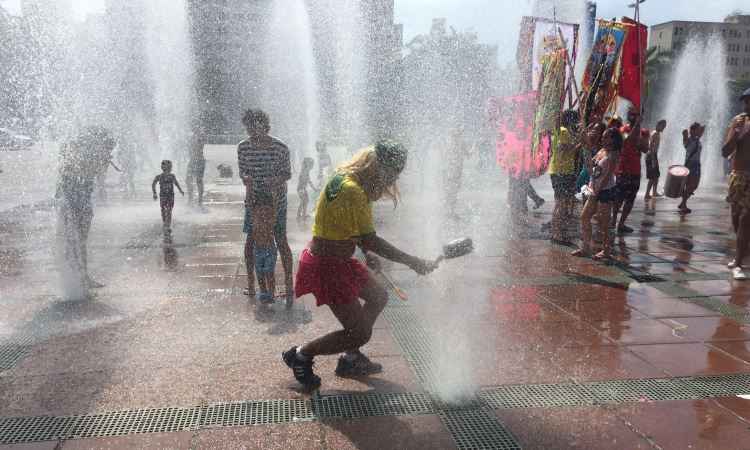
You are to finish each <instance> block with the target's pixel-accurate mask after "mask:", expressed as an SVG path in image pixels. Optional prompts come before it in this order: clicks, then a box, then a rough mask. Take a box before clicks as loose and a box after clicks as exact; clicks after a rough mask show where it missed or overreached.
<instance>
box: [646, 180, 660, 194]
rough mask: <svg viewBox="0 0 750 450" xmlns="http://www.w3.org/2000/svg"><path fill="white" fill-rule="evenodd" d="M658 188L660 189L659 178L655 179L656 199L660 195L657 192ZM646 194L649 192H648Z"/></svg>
mask: <svg viewBox="0 0 750 450" xmlns="http://www.w3.org/2000/svg"><path fill="white" fill-rule="evenodd" d="M658 188H659V178H654V193H653V196H654V197H656V196H657V195H659V193H658V192H657V191H658ZM646 192H648V191H646Z"/></svg>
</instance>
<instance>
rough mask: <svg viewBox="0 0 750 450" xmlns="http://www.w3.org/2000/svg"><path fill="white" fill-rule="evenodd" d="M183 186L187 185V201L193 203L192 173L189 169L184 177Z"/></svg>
mask: <svg viewBox="0 0 750 450" xmlns="http://www.w3.org/2000/svg"><path fill="white" fill-rule="evenodd" d="M185 186H187V198H188V203H193V174H192V172H191V171H190V170H188V173H187V176H186V177H185Z"/></svg>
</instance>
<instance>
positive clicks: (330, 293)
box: [294, 248, 370, 306]
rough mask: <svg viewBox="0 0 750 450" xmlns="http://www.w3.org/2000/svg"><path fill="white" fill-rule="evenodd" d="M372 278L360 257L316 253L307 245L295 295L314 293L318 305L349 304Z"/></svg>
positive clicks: (303, 253) (297, 278) (296, 282)
mask: <svg viewBox="0 0 750 450" xmlns="http://www.w3.org/2000/svg"><path fill="white" fill-rule="evenodd" d="M369 279H370V274H369V273H368V271H367V267H366V266H365V265H364V264H362V263H361V262H359V260H357V259H354V258H337V257H335V256H315V255H313V254H312V253H310V250H309V249H307V248H306V249H304V250H303V251H302V254H301V255H300V256H299V268H298V269H297V277H296V280H295V283H294V294H295V295H296V296H297V298H299V297H302V296H303V295H305V294H313V295H314V296H315V301H316V303H317V305H318V306H320V305H345V304H348V303H351V302H353V301H355V300H356V299H357V298H359V291H360V290H361V289H362V288H363V287H364V286H365V284H367V281H368V280H369Z"/></svg>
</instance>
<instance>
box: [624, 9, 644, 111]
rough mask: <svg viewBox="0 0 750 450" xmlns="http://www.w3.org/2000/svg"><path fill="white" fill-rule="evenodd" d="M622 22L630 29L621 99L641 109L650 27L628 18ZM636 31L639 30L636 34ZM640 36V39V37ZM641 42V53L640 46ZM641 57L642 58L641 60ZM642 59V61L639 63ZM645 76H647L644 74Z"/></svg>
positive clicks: (626, 45) (625, 43) (625, 50)
mask: <svg viewBox="0 0 750 450" xmlns="http://www.w3.org/2000/svg"><path fill="white" fill-rule="evenodd" d="M622 22H623V23H624V24H626V25H628V26H629V27H630V32H628V34H627V36H626V37H625V42H624V44H623V47H622V77H621V79H620V92H619V94H620V97H623V98H625V99H627V100H630V102H631V103H632V104H633V106H635V108H637V109H638V110H640V109H641V95H642V92H641V86H643V83H642V81H641V74H642V73H644V72H645V68H646V46H647V44H648V27H646V25H643V24H642V23H641V24H639V23H636V22H635V21H634V20H631V19H628V18H627V17H623V18H622ZM636 29H637V30H638V31H637V32H636ZM639 36H640V37H639ZM639 40H640V51H639V49H638V44H639ZM639 56H640V58H639ZM639 59H640V61H639ZM644 76H645V74H644Z"/></svg>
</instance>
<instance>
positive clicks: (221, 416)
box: [200, 400, 313, 427]
mask: <svg viewBox="0 0 750 450" xmlns="http://www.w3.org/2000/svg"><path fill="white" fill-rule="evenodd" d="M312 419H313V413H312V408H311V407H310V402H308V401H305V400H259V401H247V402H235V403H217V404H214V405H209V406H204V407H202V408H201V414H200V426H201V427H210V426H225V427H226V426H237V425H268V424H277V423H288V422H296V421H300V420H312Z"/></svg>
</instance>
